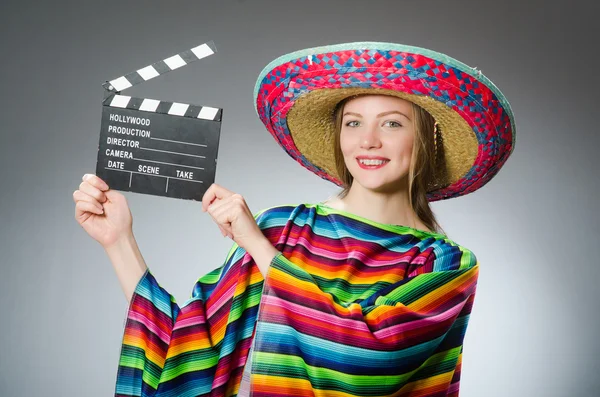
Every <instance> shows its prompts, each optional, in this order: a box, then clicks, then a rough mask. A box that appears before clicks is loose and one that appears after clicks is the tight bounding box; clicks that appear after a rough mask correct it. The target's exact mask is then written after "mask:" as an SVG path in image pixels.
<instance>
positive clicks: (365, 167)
mask: <svg viewBox="0 0 600 397" xmlns="http://www.w3.org/2000/svg"><path fill="white" fill-rule="evenodd" d="M361 158H369V157H357V158H356V162H357V163H358V166H359V167H360V168H362V169H363V170H377V169H379V168H381V167H384V166H385V165H386V164H387V163H389V160H388V161H385V162H384V163H382V164H378V165H366V164H363V163H361V162H360V159H361ZM369 159H373V158H372V157H370V158H369ZM374 160H380V159H374ZM381 160H384V159H381Z"/></svg>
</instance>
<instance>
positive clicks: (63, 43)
mask: <svg viewBox="0 0 600 397" xmlns="http://www.w3.org/2000/svg"><path fill="white" fill-rule="evenodd" d="M592 4H593V2H592V1H589V2H587V4H586V3H584V2H581V1H569V2H561V3H556V4H550V3H548V2H546V1H529V2H520V1H497V0H495V1H477V0H468V1H398V0H396V1H373V0H371V1H369V2H366V1H324V0H319V1H313V0H310V1H307V0H302V1H294V2H287V1H257V0H245V1H232V0H221V1H217V0H212V1H206V0H203V1H199V0H197V1H186V2H183V1H179V2H178V1H174V2H156V1H152V2H151V1H103V2H93V3H92V2H72V3H65V2H58V1H53V2H42V1H39V2H37V3H31V2H25V1H18V2H17V1H9V2H7V1H6V0H3V1H2V3H1V6H0V51H1V54H2V55H1V56H2V58H1V62H0V68H1V74H0V76H1V78H2V85H1V86H2V89H3V93H2V96H1V97H0V101H1V106H0V109H1V110H0V111H1V114H0V115H1V124H0V125H1V127H0V131H1V138H2V141H1V142H2V143H1V145H0V182H1V186H2V189H1V190H0V195H1V196H0V200H1V203H2V206H1V207H0V225H1V227H2V229H1V238H0V253H1V260H0V266H1V273H0V274H1V275H0V343H1V345H0V395H1V396H41V395H44V396H81V395H86V396H108V395H112V393H113V391H114V381H115V375H116V368H117V360H118V355H119V349H120V343H121V337H122V331H123V321H124V318H125V313H126V309H127V304H126V300H125V298H124V295H123V293H122V291H121V289H120V286H119V284H118V281H117V278H116V276H115V274H114V271H113V269H112V266H111V264H110V262H109V261H108V258H107V257H106V255H105V254H104V251H103V249H102V248H101V247H100V245H99V244H97V243H96V242H95V241H94V240H93V239H91V238H90V237H89V236H88V235H87V234H86V233H85V232H84V231H83V229H81V227H80V226H79V225H78V224H77V223H76V221H75V219H74V203H73V200H72V196H71V195H72V193H73V191H74V190H75V189H77V188H78V185H79V183H80V181H81V177H82V176H83V174H85V173H89V172H94V170H95V162H96V155H97V144H98V134H99V128H100V114H101V104H100V102H101V98H102V88H101V83H102V82H103V81H105V80H107V79H113V78H116V77H118V76H121V75H123V74H125V73H128V72H130V71H133V70H135V69H138V68H140V67H143V66H146V65H148V64H150V63H152V62H155V61H157V60H160V59H163V58H165V57H166V56H170V55H173V54H175V53H178V52H180V51H183V50H186V49H189V48H191V47H194V46H196V45H199V44H202V43H204V42H206V41H208V40H214V41H215V43H216V45H217V48H218V52H217V54H215V55H213V56H211V57H209V58H206V59H203V60H200V61H198V62H197V63H195V64H193V65H190V66H188V67H185V68H183V69H179V70H178V71H175V72H172V73H169V74H167V75H165V76H161V77H159V78H156V79H154V80H152V81H151V82H148V83H146V84H143V85H141V86H137V87H134V88H131V89H129V90H127V91H126V95H133V96H138V97H147V98H156V99H162V100H167V101H178V102H183V103H196V104H200V105H209V106H218V107H223V108H224V109H225V111H226V113H225V118H224V121H223V126H222V130H221V144H220V147H219V166H218V168H217V177H216V182H217V183H219V184H221V185H222V186H224V187H226V188H228V189H230V190H233V191H235V192H238V193H240V194H242V195H243V196H244V197H245V199H246V201H247V203H248V205H249V207H250V208H251V210H252V211H253V212H255V211H258V210H260V209H262V208H265V207H268V206H273V205H278V204H285V203H300V202H314V201H321V200H324V199H326V198H327V197H329V196H330V195H332V194H334V193H336V192H337V188H336V187H335V186H334V185H333V184H330V183H328V182H326V181H324V180H322V179H320V178H318V177H317V176H315V175H313V174H312V173H310V172H308V171H307V170H305V169H304V168H302V167H301V166H300V165H299V164H297V163H295V162H294V161H293V160H292V159H291V158H289V157H288V155H287V154H285V153H284V152H283V150H282V149H280V148H279V146H278V145H277V144H276V143H275V141H274V139H273V138H272V137H271V136H270V135H269V134H268V132H267V131H266V129H265V128H264V126H263V125H262V124H261V122H260V120H259V119H258V117H257V116H256V114H255V112H254V107H253V102H252V90H253V87H254V83H255V79H256V77H257V75H258V73H259V72H260V71H261V70H262V68H263V67H264V66H265V65H266V64H267V63H268V62H270V61H271V60H272V59H274V58H276V57H278V56H280V55H282V54H284V53H287V52H291V51H294V50H298V49H302V48H306V47H312V46H318V45H325V44H333V43H341V42H350V41H362V40H372V41H391V42H399V43H404V44H411V45H415V46H421V47H427V48H431V49H433V50H437V51H441V52H444V53H447V54H448V55H451V56H453V57H455V58H457V59H459V60H461V61H463V62H465V63H467V64H468V65H470V66H475V67H477V68H479V69H481V70H482V71H483V73H484V74H485V75H486V76H488V77H489V78H490V79H491V80H492V81H494V83H496V85H498V87H500V89H501V90H502V91H503V92H504V94H505V95H506V96H507V97H508V99H509V101H510V103H511V105H512V107H513V110H514V113H515V117H516V122H517V133H518V136H517V142H516V149H515V152H514V153H513V155H512V157H511V158H510V159H509V161H508V162H507V163H506V165H505V167H504V168H503V169H502V170H501V171H500V173H499V174H498V175H497V176H496V178H495V179H494V180H492V181H491V182H490V183H489V184H488V185H486V186H484V187H483V188H482V189H480V190H479V191H477V192H475V193H473V194H470V195H467V196H465V197H461V198H456V199H452V200H448V201H445V202H436V203H433V209H434V211H435V213H436V214H437V216H438V218H439V220H440V221H441V223H442V225H443V227H444V228H445V230H446V231H447V232H448V233H449V235H450V236H451V237H453V238H454V239H455V240H456V241H457V242H459V243H461V244H463V245H465V246H466V247H468V248H470V249H471V250H473V251H474V252H475V254H476V255H477V257H478V258H479V260H480V264H481V273H480V278H479V285H478V293H477V298H476V300H475V306H474V309H473V314H472V316H471V320H470V325H469V329H468V331H467V335H466V338H465V351H464V361H463V373H462V380H461V396H462V397H469V396H548V397H550V396H593V395H599V394H598V393H599V392H598V390H600V380H599V379H600V377H599V376H598V373H599V372H600V366H599V361H598V357H599V356H600V348H599V346H600V343H598V340H597V336H598V331H599V327H598V302H599V301H600V292H598V291H599V289H598V288H597V284H598V281H599V280H600V271H599V267H598V260H597V253H596V251H595V249H596V248H598V237H599V235H600V233H599V231H600V230H599V229H600V227H599V223H598V215H597V212H596V210H597V208H596V207H595V205H594V204H596V202H597V197H598V196H597V194H598V191H599V186H598V185H599V182H598V180H599V178H598V175H597V171H598V166H597V163H596V159H595V156H596V155H597V150H598V147H600V145H599V143H600V139H599V135H598V129H597V126H598V123H597V121H596V118H597V116H598V109H597V105H598V99H597V93H598V91H599V90H598V88H599V86H598V83H597V80H598V71H597V70H598V69H597V61H598V56H597V49H598V43H597V39H596V38H597V37H599V36H600V32H599V29H598V22H597V15H598V6H597V5H592ZM594 121H596V122H594ZM124 194H125V195H126V197H127V199H128V201H129V205H130V208H131V211H132V213H133V216H134V233H135V235H136V238H137V241H138V244H139V245H140V249H141V250H142V253H143V255H144V257H145V259H146V262H147V263H148V266H149V267H151V268H152V270H153V272H154V273H155V274H156V276H157V278H158V280H159V282H160V283H161V285H162V286H164V287H166V288H167V289H168V290H169V291H170V292H171V293H172V294H173V295H174V296H175V297H176V298H177V300H178V302H180V303H182V302H183V301H185V300H186V299H187V298H188V297H189V296H190V292H191V288H192V286H193V284H194V282H195V280H196V279H197V278H198V277H199V276H201V275H203V274H205V273H206V272H207V271H209V270H212V269H213V268H215V267H217V266H220V265H221V263H222V262H223V260H224V258H225V255H226V253H227V251H228V250H229V248H230V247H231V245H232V241H231V240H229V239H228V238H223V237H222V236H221V234H220V232H219V229H218V227H217V226H216V224H214V222H213V221H212V218H210V216H209V215H208V214H207V213H203V212H202V211H201V208H200V203H198V202H191V201H186V200H177V199H168V198H163V197H156V196H149V195H142V194H135V193H124Z"/></svg>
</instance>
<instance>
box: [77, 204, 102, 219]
mask: <svg viewBox="0 0 600 397" xmlns="http://www.w3.org/2000/svg"><path fill="white" fill-rule="evenodd" d="M86 212H91V213H93V214H98V215H101V214H103V213H104V211H103V210H102V209H98V207H96V206H95V205H94V204H92V203H90V202H89V201H78V202H77V203H76V204H75V218H76V219H79V218H81V216H83V215H84V214H85V213H86Z"/></svg>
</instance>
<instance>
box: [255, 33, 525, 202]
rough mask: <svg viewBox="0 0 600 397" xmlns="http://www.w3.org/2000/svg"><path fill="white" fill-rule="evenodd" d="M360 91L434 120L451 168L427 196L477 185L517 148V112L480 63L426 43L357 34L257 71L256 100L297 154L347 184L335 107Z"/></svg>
mask: <svg viewBox="0 0 600 397" xmlns="http://www.w3.org/2000/svg"><path fill="white" fill-rule="evenodd" d="M363 93H372V94H375V93H380V94H387V95H394V96H397V97H400V98H403V99H406V100H408V101H411V102H414V103H416V104H417V105H419V106H421V107H422V108H424V109H425V110H426V111H428V112H429V113H430V114H431V115H432V116H433V118H434V119H435V120H436V122H437V125H438V126H439V130H440V134H441V136H442V137H443V139H441V142H442V145H443V148H442V152H443V153H444V160H443V161H444V162H445V168H446V172H445V179H444V180H440V181H439V182H436V184H435V185H432V186H431V187H430V188H429V190H428V192H427V199H428V200H429V201H436V200H443V199H448V198H452V197H457V196H462V195H465V194H467V193H471V192H473V191H475V190H477V189H479V188H480V187H482V186H483V185H485V184H486V183H487V182H488V181H489V180H490V179H491V178H492V177H493V176H494V175H496V173H497V172H498V171H499V170H500V168H501V167H502V165H503V164H504V163H505V162H506V160H507V159H508V157H509V156H510V154H511V153H512V151H513V149H514V145H515V123H514V118H513V114H512V110H511V108H510V105H509V103H508V101H507V100H506V98H505V97H504V95H503V94H502V92H500V90H499V89H498V88H497V87H496V86H495V85H494V84H493V83H492V82H491V81H490V80H489V79H488V78H486V77H485V76H484V75H483V74H482V73H481V71H480V70H477V69H476V68H472V67H470V66H467V65H466V64H464V63H462V62H460V61H458V60H456V59H453V58H451V57H449V56H447V55H444V54H442V53H439V52H435V51H432V50H428V49H425V48H419V47H413V46H408V45H402V44H393V43H379V42H357V43H345V44H336V45H330V46H323V47H315V48H309V49H305V50H300V51H296V52H292V53H290V54H287V55H283V56H281V57H279V58H277V59H275V60H274V61H272V62H271V63H269V64H268V65H267V66H266V67H265V68H264V69H263V70H262V72H261V73H260V74H259V77H258V80H257V81H256V85H255V88H254V103H255V109H256V112H257V114H258V116H259V117H260V119H261V121H262V122H263V124H264V125H265V126H266V127H267V129H268V130H269V132H270V133H271V135H273V137H274V138H275V139H276V140H277V142H278V143H279V145H281V147H283V149H284V150H285V151H286V152H287V153H288V154H289V155H290V156H291V157H292V158H293V159H294V160H296V161H297V162H298V163H300V164H301V165H302V166H303V167H305V168H307V169H308V170H310V171H312V172H314V173H315V174H317V175H319V176H320V177H321V178H324V179H326V180H329V181H331V182H333V183H335V184H336V185H338V186H342V182H341V180H340V178H339V176H338V174H337V171H336V167H335V160H334V150H333V149H334V148H333V145H334V135H333V134H334V121H333V110H334V108H335V106H336V104H338V103H339V102H340V101H341V100H343V99H344V98H346V97H349V96H354V95H357V94H363Z"/></svg>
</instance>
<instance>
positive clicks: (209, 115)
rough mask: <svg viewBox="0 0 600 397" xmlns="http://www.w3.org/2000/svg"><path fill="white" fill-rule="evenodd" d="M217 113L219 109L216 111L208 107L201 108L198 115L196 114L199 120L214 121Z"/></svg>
mask: <svg viewBox="0 0 600 397" xmlns="http://www.w3.org/2000/svg"><path fill="white" fill-rule="evenodd" d="M218 111H219V109H217V108H211V107H210V106H203V107H202V109H200V113H199V114H198V118H199V119H207V120H214V119H215V116H216V115H217V112H218Z"/></svg>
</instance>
